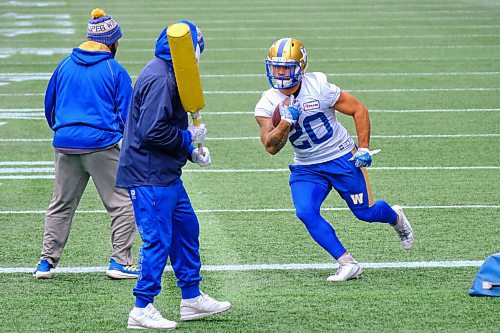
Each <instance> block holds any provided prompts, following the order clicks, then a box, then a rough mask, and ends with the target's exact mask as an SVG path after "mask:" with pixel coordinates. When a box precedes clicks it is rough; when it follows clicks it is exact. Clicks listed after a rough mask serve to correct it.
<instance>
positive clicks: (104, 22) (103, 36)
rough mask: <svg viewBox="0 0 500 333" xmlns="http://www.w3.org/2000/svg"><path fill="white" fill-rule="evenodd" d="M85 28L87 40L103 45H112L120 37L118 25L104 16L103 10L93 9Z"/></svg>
mask: <svg viewBox="0 0 500 333" xmlns="http://www.w3.org/2000/svg"><path fill="white" fill-rule="evenodd" d="M90 17H91V19H90V20H89V24H88V26H87V38H88V39H89V40H92V41H94V42H98V43H102V44H105V45H108V46H109V45H113V44H114V43H115V42H116V41H117V40H118V39H120V37H121V36H122V30H121V29H120V25H119V24H118V23H117V22H116V21H115V20H113V19H112V18H111V16H109V15H106V13H105V12H104V10H102V9H100V8H95V9H94V10H93V11H92V13H91V14H90Z"/></svg>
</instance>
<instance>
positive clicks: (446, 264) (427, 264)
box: [0, 260, 484, 274]
mask: <svg viewBox="0 0 500 333" xmlns="http://www.w3.org/2000/svg"><path fill="white" fill-rule="evenodd" d="M483 262H484V261H483V260H469V261H461V260H455V261H451V260H450V261H409V262H401V261H397V262H366V263H360V264H361V266H363V267H364V268H451V267H479V266H481V265H482V264H483ZM336 268H338V264H333V263H310V264H242V265H203V266H201V270H202V271H206V272H209V271H237V272H240V271H268V270H305V269H336ZM107 269H108V267H107V266H106V267H58V268H56V269H55V270H54V272H55V273H100V272H105V271H106V270H107ZM33 270H34V268H33V267H0V274H13V273H32V272H33ZM165 271H169V272H171V271H172V267H171V266H167V267H166V268H165Z"/></svg>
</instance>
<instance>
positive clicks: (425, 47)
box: [0, 37, 500, 63]
mask: <svg viewBox="0 0 500 333" xmlns="http://www.w3.org/2000/svg"><path fill="white" fill-rule="evenodd" d="M401 38H404V37H401ZM499 47H500V44H488V45H454V46H447V45H433V46H425V45H423V46H406V45H404V46H362V47H358V46H352V47H351V46H346V47H308V48H307V49H308V50H309V49H313V50H324V51H339V52H341V51H351V50H365V51H367V50H414V49H418V50H422V49H438V50H444V49H479V48H495V49H496V48H499ZM253 50H258V51H267V50H268V48H243V47H242V48H224V47H221V48H212V49H210V50H207V52H208V54H212V53H215V52H226V51H228V52H235V51H244V52H248V51H253ZM69 52H71V50H68V51H67V52H66V53H69ZM127 52H128V53H148V54H149V53H151V50H149V49H147V48H140V49H127ZM0 54H2V52H0ZM41 55H44V54H41ZM438 59H442V58H438ZM406 60H407V59H399V61H406ZM337 61H338V59H330V62H337ZM206 62H208V63H216V62H215V61H210V60H208V61H205V60H202V63H206ZM224 62H231V63H235V62H239V60H224ZM242 62H245V61H242ZM252 62H259V61H252ZM143 63H145V62H143Z"/></svg>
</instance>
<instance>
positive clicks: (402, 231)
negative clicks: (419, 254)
mask: <svg viewBox="0 0 500 333" xmlns="http://www.w3.org/2000/svg"><path fill="white" fill-rule="evenodd" d="M392 209H394V210H395V211H396V213H397V214H398V223H396V224H395V225H393V226H392V227H393V228H394V230H396V233H397V234H398V237H399V242H400V243H401V246H402V247H403V249H405V250H409V249H411V248H412V246H413V241H414V237H413V228H412V227H411V224H410V222H409V221H408V219H407V218H406V215H405V213H403V208H401V206H392Z"/></svg>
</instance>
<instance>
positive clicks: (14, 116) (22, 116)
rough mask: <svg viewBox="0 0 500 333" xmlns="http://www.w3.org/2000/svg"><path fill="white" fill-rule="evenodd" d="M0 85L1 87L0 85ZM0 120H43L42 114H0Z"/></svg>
mask: <svg viewBox="0 0 500 333" xmlns="http://www.w3.org/2000/svg"><path fill="white" fill-rule="evenodd" d="M0 85H2V84H1V83H0ZM0 119H24V120H42V119H45V116H43V113H41V114H29V113H0Z"/></svg>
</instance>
